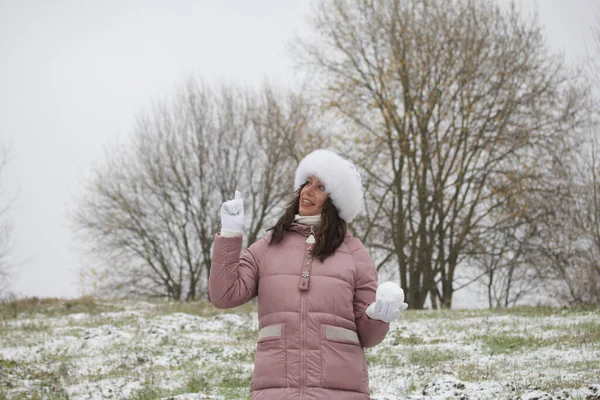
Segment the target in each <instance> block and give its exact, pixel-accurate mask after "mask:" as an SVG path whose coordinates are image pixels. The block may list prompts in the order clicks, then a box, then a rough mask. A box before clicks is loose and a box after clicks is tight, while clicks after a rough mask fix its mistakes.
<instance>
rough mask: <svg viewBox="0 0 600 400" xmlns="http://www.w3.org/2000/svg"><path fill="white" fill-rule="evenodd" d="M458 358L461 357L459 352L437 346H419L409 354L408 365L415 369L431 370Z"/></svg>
mask: <svg viewBox="0 0 600 400" xmlns="http://www.w3.org/2000/svg"><path fill="white" fill-rule="evenodd" d="M458 358H460V355H459V354H458V353H457V352H455V351H452V350H449V349H440V348H439V347H437V346H418V347H416V348H413V349H411V350H410V351H409V353H408V363H409V364H410V365H414V366H415V367H425V368H430V367H434V366H436V365H438V364H443V363H446V362H448V361H454V360H456V359H458Z"/></svg>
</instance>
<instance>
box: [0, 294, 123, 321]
mask: <svg viewBox="0 0 600 400" xmlns="http://www.w3.org/2000/svg"><path fill="white" fill-rule="evenodd" d="M107 311H115V312H118V311H123V308H121V307H118V306H115V305H110V304H104V303H103V304H100V303H98V302H96V300H95V299H94V298H93V297H92V296H84V297H79V298H76V299H70V300H65V299H58V298H38V297H26V298H23V299H18V300H7V301H3V302H0V319H14V318H18V317H22V316H33V315H37V314H43V315H45V316H47V317H58V316H64V315H69V314H78V313H86V314H91V315H95V314H99V313H102V312H107Z"/></svg>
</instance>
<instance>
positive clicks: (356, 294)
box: [209, 224, 389, 400]
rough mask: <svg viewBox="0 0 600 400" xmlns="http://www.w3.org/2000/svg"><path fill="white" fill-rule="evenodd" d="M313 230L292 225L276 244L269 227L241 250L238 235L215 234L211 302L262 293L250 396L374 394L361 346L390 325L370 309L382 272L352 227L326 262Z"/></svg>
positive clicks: (356, 399) (311, 398) (303, 398)
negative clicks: (311, 238)
mask: <svg viewBox="0 0 600 400" xmlns="http://www.w3.org/2000/svg"><path fill="white" fill-rule="evenodd" d="M309 232H310V228H309V227H308V226H306V225H300V224H293V225H292V226H291V228H290V231H289V232H286V234H285V236H284V238H283V240H282V241H281V242H280V243H278V244H277V245H273V246H269V241H270V238H271V234H268V235H266V236H265V237H264V238H262V239H260V240H258V241H257V242H256V243H254V244H253V245H252V246H250V247H249V248H248V249H246V250H245V251H244V253H243V254H242V256H241V257H240V252H241V246H242V238H241V237H235V238H224V237H221V236H220V235H219V234H217V235H216V236H215V242H214V248H213V250H214V251H213V260H212V266H211V270H210V279H209V293H210V298H211V302H212V303H213V304H214V305H215V306H216V307H219V308H230V307H236V306H239V305H241V304H243V303H245V302H247V301H249V300H251V299H252V298H254V297H255V296H257V295H258V318H259V333H258V344H257V347H256V355H255V362H254V374H253V378H252V384H251V387H250V398H251V399H254V400H266V399H269V400H284V399H285V400H292V399H297V400H325V399H327V400H336V399H343V400H366V399H369V381H368V375H367V365H366V361H365V354H364V350H363V347H371V346H375V345H376V344H378V343H380V342H381V341H382V340H383V339H384V337H385V335H386V334H387V332H388V329H389V324H387V323H384V322H381V321H378V320H372V319H370V318H369V317H367V315H366V314H365V310H366V308H367V306H368V305H369V304H371V303H373V302H374V301H375V291H376V289H377V271H376V269H375V267H374V265H373V262H372V260H371V258H370V257H369V254H368V253H367V250H366V249H365V247H364V246H363V244H362V243H361V242H360V240H359V239H357V238H354V237H352V236H351V235H350V234H349V233H348V234H347V235H346V238H345V240H344V243H343V244H342V245H341V246H340V247H339V248H338V249H337V251H336V252H335V254H334V255H332V256H330V257H328V258H326V259H325V261H324V262H321V261H320V260H318V259H314V258H312V255H311V251H312V246H313V245H311V244H308V243H306V238H307V237H308V234H309Z"/></svg>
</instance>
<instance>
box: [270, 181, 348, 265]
mask: <svg viewBox="0 0 600 400" xmlns="http://www.w3.org/2000/svg"><path fill="white" fill-rule="evenodd" d="M304 185H306V183H305V184H304ZM304 185H302V186H300V188H299V189H298V190H296V195H295V196H294V198H293V199H292V200H291V201H290V202H289V203H288V205H287V207H286V208H285V212H284V213H283V215H282V216H281V217H280V218H279V220H278V221H277V223H276V224H275V225H274V226H273V227H271V228H269V229H268V230H269V231H273V235H272V238H271V244H276V243H279V242H281V241H282V240H283V235H284V234H285V232H286V231H287V230H288V229H289V228H290V226H291V225H292V223H293V222H294V217H295V216H296V214H298V213H299V210H300V192H301V191H302V188H304ZM347 227H348V224H347V223H346V221H344V220H343V219H342V218H341V217H340V215H339V214H338V211H337V209H336V208H335V206H334V205H333V203H332V201H331V199H330V198H329V196H327V199H326V200H325V204H323V211H321V225H320V226H319V231H318V232H319V233H318V235H317V237H316V242H315V247H314V250H313V256H314V257H316V258H318V259H320V260H321V261H324V260H325V259H326V258H327V257H329V256H330V255H332V254H333V253H335V251H336V250H337V248H338V247H340V245H341V244H342V243H343V242H344V237H345V236H346V229H347Z"/></svg>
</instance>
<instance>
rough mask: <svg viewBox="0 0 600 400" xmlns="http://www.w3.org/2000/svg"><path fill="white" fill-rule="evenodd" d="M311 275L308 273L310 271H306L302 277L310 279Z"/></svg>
mask: <svg viewBox="0 0 600 400" xmlns="http://www.w3.org/2000/svg"><path fill="white" fill-rule="evenodd" d="M309 275H310V274H309V273H308V271H304V272H302V277H303V278H308V276H309Z"/></svg>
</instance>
